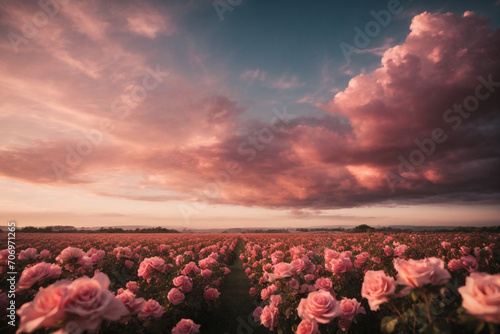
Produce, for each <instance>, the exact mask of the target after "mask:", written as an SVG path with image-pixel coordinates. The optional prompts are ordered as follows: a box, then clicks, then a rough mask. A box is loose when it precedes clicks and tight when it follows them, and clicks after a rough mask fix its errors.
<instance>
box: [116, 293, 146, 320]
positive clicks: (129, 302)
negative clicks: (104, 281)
mask: <svg viewBox="0 0 500 334" xmlns="http://www.w3.org/2000/svg"><path fill="white" fill-rule="evenodd" d="M116 299H118V300H119V301H121V302H122V304H123V305H125V307H126V308H127V309H128V311H129V312H130V314H137V313H139V312H140V311H141V310H142V309H143V308H144V306H146V301H145V300H144V298H135V294H134V293H133V292H132V291H130V290H129V289H127V290H124V291H123V292H122V293H120V294H119V295H118V296H116Z"/></svg>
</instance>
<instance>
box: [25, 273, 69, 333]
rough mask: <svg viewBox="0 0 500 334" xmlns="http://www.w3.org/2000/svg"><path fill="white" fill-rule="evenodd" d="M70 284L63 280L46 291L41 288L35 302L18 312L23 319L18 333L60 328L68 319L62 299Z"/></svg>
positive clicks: (27, 304)
mask: <svg viewBox="0 0 500 334" xmlns="http://www.w3.org/2000/svg"><path fill="white" fill-rule="evenodd" d="M70 284H71V282H70V281H66V280H63V281H58V282H56V283H54V284H52V285H50V286H49V287H47V288H45V289H44V288H40V290H39V291H38V293H37V294H36V295H35V299H33V301H31V302H29V303H25V304H24V305H23V306H21V308H20V309H19V310H17V314H18V315H19V317H20V319H21V322H20V325H19V329H18V332H20V333H21V332H27V333H31V332H33V331H35V330H37V329H40V328H51V327H60V326H61V324H62V323H63V321H64V320H65V319H66V313H65V312H64V305H63V303H62V299H63V296H64V295H65V294H66V292H67V289H68V286H69V285H70Z"/></svg>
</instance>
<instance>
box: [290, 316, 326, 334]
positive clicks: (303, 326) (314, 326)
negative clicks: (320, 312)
mask: <svg viewBox="0 0 500 334" xmlns="http://www.w3.org/2000/svg"><path fill="white" fill-rule="evenodd" d="M295 333H296V334H320V333H321V332H320V331H319V329H318V323H317V322H316V320H314V319H311V320H309V319H302V321H301V322H300V324H299V326H298V327H297V331H296V332H295Z"/></svg>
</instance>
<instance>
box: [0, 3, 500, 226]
mask: <svg viewBox="0 0 500 334" xmlns="http://www.w3.org/2000/svg"><path fill="white" fill-rule="evenodd" d="M499 26H500V1H498V0H492V1H486V0H484V1H474V2H472V1H424V0H413V1H410V0H401V1H397V0H389V1H350V2H343V3H342V4H339V3H338V2H334V1H315V2H306V1H298V0H295V1H285V0H266V1H264V0H227V1H223V0H217V1H214V2H213V1H205V0H196V1H195V0H190V1H189V0H188V1H186V0H182V1H181V0H169V1H140V2H138V1H98V0H92V1H76V0H59V1H56V0H42V1H40V2H28V1H23V2H21V1H13V0H7V1H2V2H1V3H0V36H1V37H0V220H2V221H4V222H5V223H6V224H7V222H8V221H10V220H16V221H17V223H18V225H19V226H46V225H73V226H78V227H82V226H118V225H120V226H123V225H144V226H165V227H175V228H183V227H185V228H193V229H194V228H225V227H283V228H286V227H292V228H293V227H312V226H328V225H359V224H369V225H371V226H387V225H425V226H427V225H439V226H443V225H445V226H457V225H461V226H467V225H476V226H484V225H498V224H499V221H500V219H499V218H500V206H499V204H500V176H499V174H498V171H499V170H500V145H498V143H499V139H500V114H499V109H500V103H499V102H500V93H499V92H498V91H499V90H500V57H499V55H500V30H499Z"/></svg>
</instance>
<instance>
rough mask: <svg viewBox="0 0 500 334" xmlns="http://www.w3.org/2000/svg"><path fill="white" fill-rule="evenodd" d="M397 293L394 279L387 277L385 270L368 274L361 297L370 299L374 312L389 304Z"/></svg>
mask: <svg viewBox="0 0 500 334" xmlns="http://www.w3.org/2000/svg"><path fill="white" fill-rule="evenodd" d="M395 292H396V282H395V281H394V278H392V277H389V276H387V275H386V274H385V273H384V271H383V270H378V271H372V270H370V271H367V272H366V274H365V279H364V281H363V286H362V288H361V296H362V297H363V298H366V299H368V304H369V305H370V309H371V310H372V311H377V310H378V309H379V305H380V304H382V303H386V302H388V301H389V299H390V298H391V297H392V296H394V293H395Z"/></svg>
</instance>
